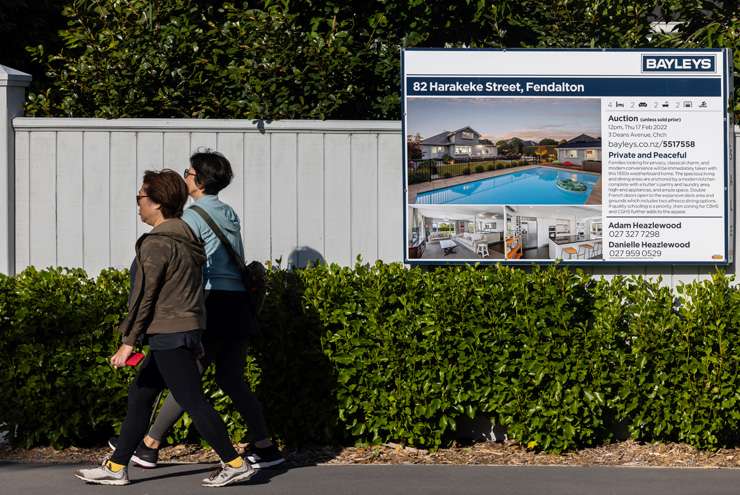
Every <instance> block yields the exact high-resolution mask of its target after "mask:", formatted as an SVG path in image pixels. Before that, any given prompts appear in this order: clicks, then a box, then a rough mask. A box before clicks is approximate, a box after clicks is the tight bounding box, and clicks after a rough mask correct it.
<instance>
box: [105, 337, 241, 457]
mask: <svg viewBox="0 0 740 495" xmlns="http://www.w3.org/2000/svg"><path fill="white" fill-rule="evenodd" d="M164 388H168V389H169V390H170V394H171V395H172V396H174V397H175V398H176V399H177V401H178V402H179V403H180V404H182V406H183V408H184V409H185V410H186V411H187V412H188V414H190V417H191V418H192V419H193V423H194V424H195V428H196V429H197V430H198V433H200V435H201V436H202V437H203V438H204V439H205V440H206V441H207V442H208V443H209V444H210V445H211V447H213V449H214V450H215V451H216V453H217V454H218V456H219V457H220V458H221V460H222V461H224V462H228V461H231V460H233V459H236V457H237V455H238V454H237V452H236V450H234V447H233V446H232V445H231V440H230V439H229V435H228V432H227V431H226V425H224V422H223V421H221V418H220V417H219V416H218V414H217V413H216V411H215V410H214V409H213V407H212V406H211V404H210V403H209V402H208V401H207V400H206V398H205V396H204V395H203V392H202V391H201V387H200V373H199V371H198V365H197V363H196V359H195V355H194V354H193V351H192V350H189V349H186V348H184V347H179V348H177V349H171V350H166V351H151V352H150V353H149V355H148V356H147V357H146V359H145V360H144V362H143V363H142V364H141V369H139V373H138V374H137V375H136V378H135V379H134V381H133V382H132V383H131V385H130V386H129V392H128V411H127V412H126V419H125V420H124V421H123V424H122V425H121V434H120V437H119V439H118V445H117V448H116V450H115V452H114V453H113V456H112V457H111V460H112V461H113V462H115V463H117V464H124V465H127V464H128V463H129V460H130V459H131V456H132V455H133V453H134V451H135V450H136V447H138V445H139V442H141V440H142V439H143V438H144V435H146V430H147V428H148V427H149V419H150V417H151V412H152V408H153V407H154V400H155V399H156V397H157V394H159V392H161V391H162V390H163V389H164Z"/></svg>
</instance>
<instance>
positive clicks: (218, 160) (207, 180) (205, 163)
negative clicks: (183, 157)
mask: <svg viewBox="0 0 740 495" xmlns="http://www.w3.org/2000/svg"><path fill="white" fill-rule="evenodd" d="M190 166H191V167H193V169H195V174H196V175H195V183H196V184H198V185H199V186H202V187H203V191H205V193H206V194H218V193H219V191H221V189H223V188H225V187H226V186H228V185H229V184H230V183H231V179H233V178H234V172H232V171H231V163H229V160H227V159H226V157H225V156H224V155H222V154H221V153H218V152H215V151H200V152H198V153H195V154H194V155H193V156H191V157H190Z"/></svg>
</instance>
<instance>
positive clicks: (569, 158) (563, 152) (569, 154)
mask: <svg viewBox="0 0 740 495" xmlns="http://www.w3.org/2000/svg"><path fill="white" fill-rule="evenodd" d="M557 151H558V160H559V161H560V162H561V163H564V164H565V163H568V162H570V163H572V164H574V165H584V162H587V161H588V162H596V163H598V168H599V170H601V138H594V137H591V136H588V135H586V134H581V135H579V136H576V137H574V138H573V139H570V140H568V141H567V142H565V143H562V144H559V145H558V146H557Z"/></svg>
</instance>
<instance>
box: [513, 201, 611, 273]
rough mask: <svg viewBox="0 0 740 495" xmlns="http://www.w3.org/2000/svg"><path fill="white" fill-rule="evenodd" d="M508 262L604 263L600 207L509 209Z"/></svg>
mask: <svg viewBox="0 0 740 495" xmlns="http://www.w3.org/2000/svg"><path fill="white" fill-rule="evenodd" d="M505 213H506V226H505V233H504V244H505V248H506V252H505V256H506V259H507V260H519V259H525V260H526V259H531V260H556V259H562V260H564V261H569V260H571V261H588V260H601V259H603V242H602V233H603V226H602V216H601V207H599V206H571V205H561V206H548V207H542V206H532V205H526V206H520V205H507V206H506V207H505Z"/></svg>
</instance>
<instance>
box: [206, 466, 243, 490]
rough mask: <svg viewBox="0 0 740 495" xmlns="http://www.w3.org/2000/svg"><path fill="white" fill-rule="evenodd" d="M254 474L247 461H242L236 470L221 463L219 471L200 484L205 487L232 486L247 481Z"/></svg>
mask: <svg viewBox="0 0 740 495" xmlns="http://www.w3.org/2000/svg"><path fill="white" fill-rule="evenodd" d="M254 473H255V470H254V469H253V468H252V466H250V465H249V463H248V462H247V461H244V462H243V463H242V466H241V467H238V468H233V467H231V466H229V465H228V464H224V463H223V462H222V463H221V469H219V470H218V471H215V472H214V473H213V474H211V475H210V476H209V477H208V478H204V479H203V483H202V484H203V486H207V487H218V486H226V485H233V484H234V483H239V482H240V481H247V480H248V479H249V478H251V477H252V476H253V475H254Z"/></svg>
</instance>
